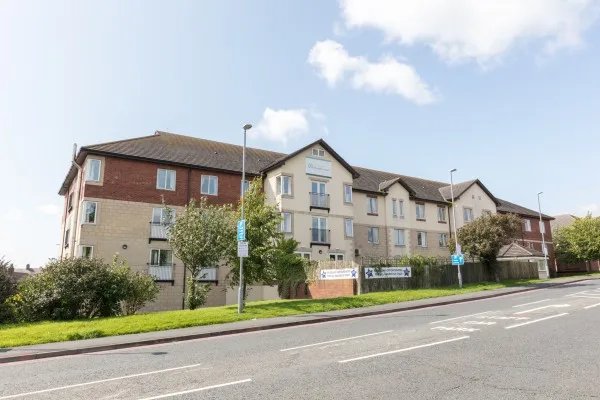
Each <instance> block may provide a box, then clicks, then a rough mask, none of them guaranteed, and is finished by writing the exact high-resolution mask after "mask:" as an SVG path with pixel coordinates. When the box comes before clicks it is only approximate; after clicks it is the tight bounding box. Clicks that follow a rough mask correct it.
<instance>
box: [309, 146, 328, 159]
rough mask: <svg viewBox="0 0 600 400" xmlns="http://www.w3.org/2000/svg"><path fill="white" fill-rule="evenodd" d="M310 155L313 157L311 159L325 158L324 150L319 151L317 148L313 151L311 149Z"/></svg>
mask: <svg viewBox="0 0 600 400" xmlns="http://www.w3.org/2000/svg"><path fill="white" fill-rule="evenodd" d="M312 155H313V157H320V158H323V157H325V150H323V149H319V148H314V149H312Z"/></svg>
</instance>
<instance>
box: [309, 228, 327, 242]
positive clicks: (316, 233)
mask: <svg viewBox="0 0 600 400" xmlns="http://www.w3.org/2000/svg"><path fill="white" fill-rule="evenodd" d="M310 235H311V236H310V244H311V246H312V245H315V244H316V245H321V246H329V245H330V243H331V242H330V237H329V236H330V231H329V229H317V228H311V229H310Z"/></svg>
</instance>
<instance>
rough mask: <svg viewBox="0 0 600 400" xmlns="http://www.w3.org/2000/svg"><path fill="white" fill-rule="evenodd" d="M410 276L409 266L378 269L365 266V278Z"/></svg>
mask: <svg viewBox="0 0 600 400" xmlns="http://www.w3.org/2000/svg"><path fill="white" fill-rule="evenodd" d="M411 276H412V272H411V270H410V267H383V268H381V269H380V270H379V271H377V270H376V269H375V268H365V278H366V279H381V278H410V277H411Z"/></svg>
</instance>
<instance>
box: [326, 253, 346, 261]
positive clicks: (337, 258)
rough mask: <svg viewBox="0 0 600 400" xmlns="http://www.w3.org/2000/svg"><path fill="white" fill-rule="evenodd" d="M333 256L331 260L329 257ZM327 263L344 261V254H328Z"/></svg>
mask: <svg viewBox="0 0 600 400" xmlns="http://www.w3.org/2000/svg"><path fill="white" fill-rule="evenodd" d="M332 256H333V260H332V259H331V257H332ZM340 257H341V259H340ZM329 261H344V254H342V253H329Z"/></svg>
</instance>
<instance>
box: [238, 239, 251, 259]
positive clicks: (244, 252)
mask: <svg viewBox="0 0 600 400" xmlns="http://www.w3.org/2000/svg"><path fill="white" fill-rule="evenodd" d="M237 255H238V257H242V258H243V257H248V242H246V241H242V240H240V241H238V247H237Z"/></svg>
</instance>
